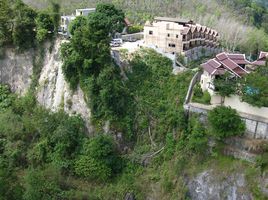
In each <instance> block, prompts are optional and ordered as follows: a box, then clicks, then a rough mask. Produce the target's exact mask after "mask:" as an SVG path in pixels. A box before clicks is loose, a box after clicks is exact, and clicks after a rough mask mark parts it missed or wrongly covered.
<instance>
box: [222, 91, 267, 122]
mask: <svg viewBox="0 0 268 200" xmlns="http://www.w3.org/2000/svg"><path fill="white" fill-rule="evenodd" d="M224 105H225V106H230V107H232V108H233V109H236V110H237V111H238V112H242V113H247V114H250V115H255V116H258V117H263V118H267V120H268V107H262V108H258V107H254V106H252V105H250V104H248V103H246V102H241V101H240V99H239V96H237V95H233V96H231V97H226V98H225V100H224Z"/></svg>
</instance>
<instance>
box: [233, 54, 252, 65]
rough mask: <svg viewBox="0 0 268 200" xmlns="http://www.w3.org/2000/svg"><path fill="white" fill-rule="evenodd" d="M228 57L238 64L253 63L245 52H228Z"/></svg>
mask: <svg viewBox="0 0 268 200" xmlns="http://www.w3.org/2000/svg"><path fill="white" fill-rule="evenodd" d="M228 57H229V58H230V59H231V60H232V61H234V62H235V63H236V64H238V65H245V64H251V63H250V62H249V61H248V60H247V59H246V55H245V54H230V53H229V54H228Z"/></svg>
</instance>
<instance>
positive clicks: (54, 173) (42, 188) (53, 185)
mask: <svg viewBox="0 0 268 200" xmlns="http://www.w3.org/2000/svg"><path fill="white" fill-rule="evenodd" d="M61 192H62V190H61V188H60V171H59V169H57V168H56V167H54V166H47V167H46V169H45V170H41V169H39V170H34V169H29V170H28V171H27V174H26V176H25V193H24V195H23V199H25V200H35V199H40V200H53V199H61V195H62V194H61Z"/></svg>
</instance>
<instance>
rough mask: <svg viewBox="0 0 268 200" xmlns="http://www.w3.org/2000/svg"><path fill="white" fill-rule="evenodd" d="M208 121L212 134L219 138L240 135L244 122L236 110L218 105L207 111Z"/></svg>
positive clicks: (243, 128)
mask: <svg viewBox="0 0 268 200" xmlns="http://www.w3.org/2000/svg"><path fill="white" fill-rule="evenodd" d="M208 121H209V124H210V126H211V128H212V134H213V135H214V136H216V137H217V138H219V139H224V138H226V137H230V136H237V135H242V134H243V133H244V131H245V123H244V122H243V121H242V120H241V118H240V117H239V115H238V114H237V112H236V110H234V109H232V108H231V107H225V106H218V107H216V108H214V109H213V110H212V111H210V112H209V113H208Z"/></svg>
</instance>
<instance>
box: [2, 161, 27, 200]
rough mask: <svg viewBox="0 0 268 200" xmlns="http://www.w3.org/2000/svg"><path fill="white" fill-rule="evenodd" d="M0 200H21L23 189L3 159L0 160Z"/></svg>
mask: <svg viewBox="0 0 268 200" xmlns="http://www.w3.org/2000/svg"><path fill="white" fill-rule="evenodd" d="M0 159H1V160H0V165H1V166H0V185H1V187H0V199H1V200H5V199H9V200H17V199H22V192H23V188H22V187H21V185H20V184H19V183H18V179H17V177H16V176H15V174H14V171H12V169H8V168H7V166H5V165H6V164H3V163H4V162H5V161H4V160H3V158H2V157H1V158H0Z"/></svg>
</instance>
